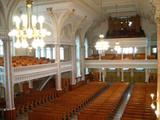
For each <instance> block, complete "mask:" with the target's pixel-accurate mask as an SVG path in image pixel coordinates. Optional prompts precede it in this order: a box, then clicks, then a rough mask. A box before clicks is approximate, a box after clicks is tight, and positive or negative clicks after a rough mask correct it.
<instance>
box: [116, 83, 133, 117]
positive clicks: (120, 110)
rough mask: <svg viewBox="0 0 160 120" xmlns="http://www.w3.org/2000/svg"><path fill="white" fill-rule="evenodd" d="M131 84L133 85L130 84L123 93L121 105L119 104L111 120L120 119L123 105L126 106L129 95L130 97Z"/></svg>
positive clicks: (123, 108)
mask: <svg viewBox="0 0 160 120" xmlns="http://www.w3.org/2000/svg"><path fill="white" fill-rule="evenodd" d="M133 86H134V85H133V84H132V85H130V88H129V89H128V90H127V92H126V93H125V95H124V97H123V100H122V102H121V105H120V106H119V108H118V110H117V112H116V114H115V116H114V119H113V120H120V119H121V117H122V115H123V112H124V110H125V107H126V105H127V103H128V101H129V99H130V97H131V93H132V89H133Z"/></svg>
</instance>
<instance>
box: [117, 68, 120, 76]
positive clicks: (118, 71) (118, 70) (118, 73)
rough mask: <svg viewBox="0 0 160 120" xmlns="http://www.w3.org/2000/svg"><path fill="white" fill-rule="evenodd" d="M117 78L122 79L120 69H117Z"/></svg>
mask: <svg viewBox="0 0 160 120" xmlns="http://www.w3.org/2000/svg"><path fill="white" fill-rule="evenodd" d="M117 77H120V69H119V68H118V69H117Z"/></svg>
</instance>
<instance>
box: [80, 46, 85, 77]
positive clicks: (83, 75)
mask: <svg viewBox="0 0 160 120" xmlns="http://www.w3.org/2000/svg"><path fill="white" fill-rule="evenodd" d="M84 52H85V49H84V45H83V44H82V47H81V73H82V74H81V75H82V80H85V64H84V59H85V54H84Z"/></svg>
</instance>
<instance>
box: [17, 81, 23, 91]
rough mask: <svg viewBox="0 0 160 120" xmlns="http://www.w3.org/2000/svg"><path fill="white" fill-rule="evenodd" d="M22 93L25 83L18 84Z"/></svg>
mask: <svg viewBox="0 0 160 120" xmlns="http://www.w3.org/2000/svg"><path fill="white" fill-rule="evenodd" d="M18 86H19V90H20V92H23V83H18Z"/></svg>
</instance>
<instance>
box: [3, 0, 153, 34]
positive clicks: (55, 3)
mask: <svg viewBox="0 0 160 120" xmlns="http://www.w3.org/2000/svg"><path fill="white" fill-rule="evenodd" d="M24 1H25V0H0V9H1V12H2V13H0V14H3V15H4V17H5V18H6V21H7V20H8V21H7V23H9V20H10V17H11V15H12V14H13V12H14V9H17V4H18V3H24ZM34 2H35V6H39V10H42V12H44V11H43V9H44V10H46V8H51V7H52V8H53V9H54V10H55V11H56V10H59V11H60V10H64V9H69V8H70V9H75V10H76V14H75V15H76V16H74V17H72V18H73V19H72V18H71V17H70V19H68V20H70V21H71V22H72V21H76V19H77V20H80V18H81V20H83V17H84V16H87V19H88V20H89V21H88V22H85V23H86V24H88V23H89V22H90V25H91V27H90V28H91V32H93V30H94V29H96V27H97V26H99V24H100V22H102V21H101V20H106V19H107V18H108V16H132V15H136V14H139V15H140V16H141V18H142V19H143V21H145V22H144V23H143V24H144V25H145V24H148V23H149V24H151V25H155V19H154V14H155V11H154V10H155V9H154V7H153V5H152V0H34ZM101 3H102V4H101ZM101 5H102V9H101ZM18 6H20V7H21V6H24V4H19V5H18ZM101 11H102V13H103V17H101ZM7 23H6V24H7ZM80 26H81V25H80ZM84 26H85V25H84ZM150 28H153V26H151V27H150ZM145 29H148V28H145ZM151 31H153V30H151Z"/></svg>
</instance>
